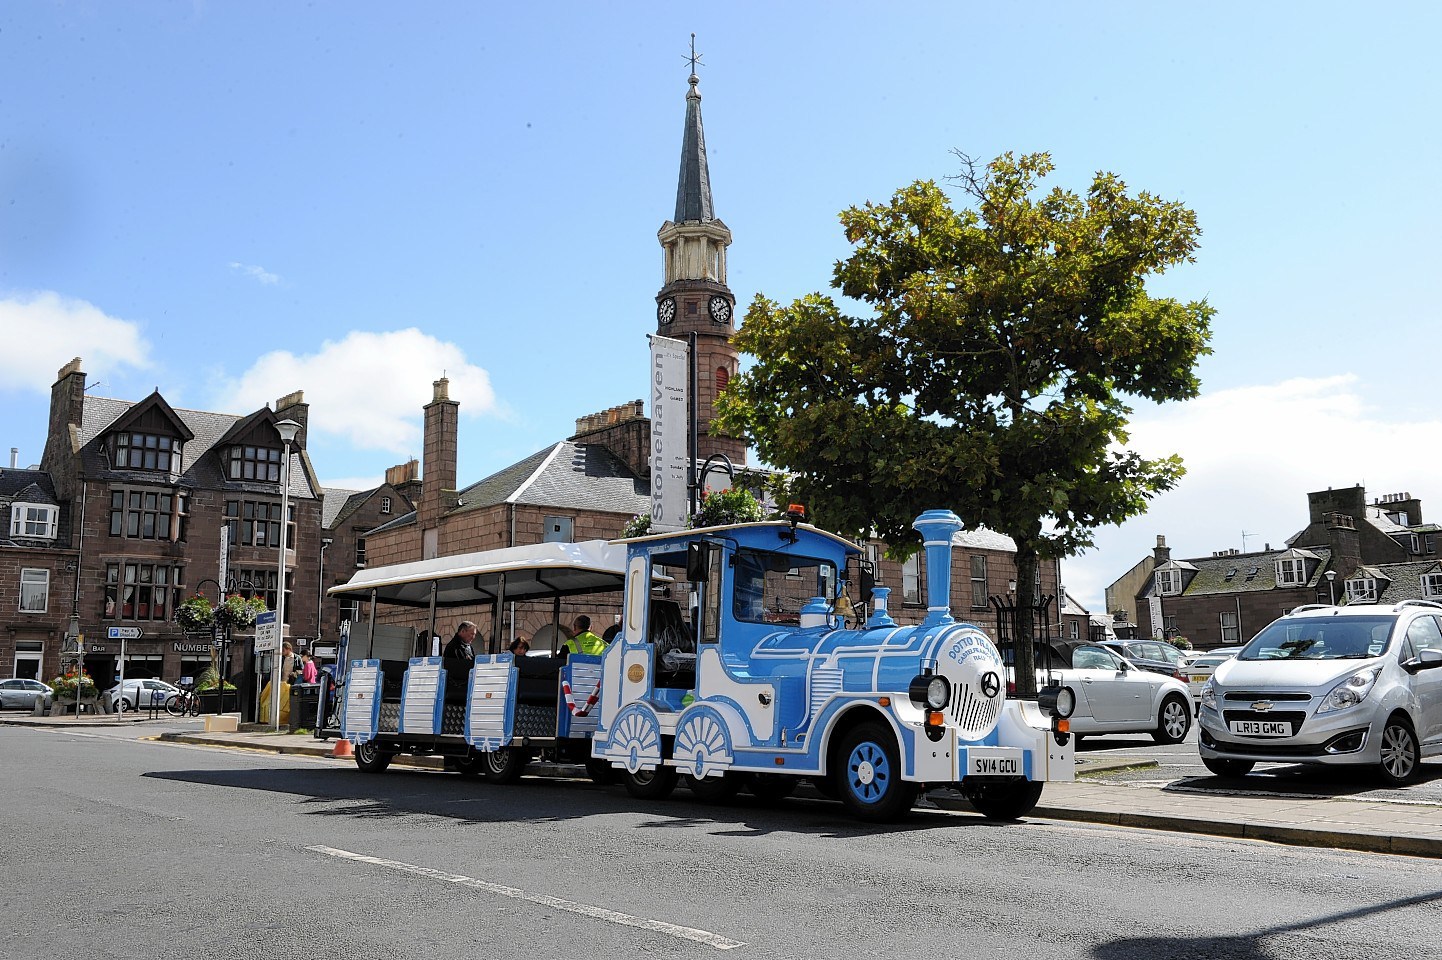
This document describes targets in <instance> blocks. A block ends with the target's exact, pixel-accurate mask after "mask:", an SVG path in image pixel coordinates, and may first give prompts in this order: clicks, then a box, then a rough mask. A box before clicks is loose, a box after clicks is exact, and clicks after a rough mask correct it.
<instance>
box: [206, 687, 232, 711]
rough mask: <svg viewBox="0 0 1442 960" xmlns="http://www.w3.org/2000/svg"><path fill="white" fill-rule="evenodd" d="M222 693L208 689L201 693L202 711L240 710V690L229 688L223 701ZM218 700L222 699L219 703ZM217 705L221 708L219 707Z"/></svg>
mask: <svg viewBox="0 0 1442 960" xmlns="http://www.w3.org/2000/svg"><path fill="white" fill-rule="evenodd" d="M221 696H222V695H221V694H219V693H216V692H214V691H207V692H205V693H202V694H201V695H200V712H201V713H237V712H239V710H240V691H239V690H227V691H225V694H224V698H225V699H224V700H223V701H221V700H220V698H221ZM217 701H220V702H219V703H217ZM217 706H218V707H219V709H217Z"/></svg>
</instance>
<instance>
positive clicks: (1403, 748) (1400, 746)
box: [1377, 714, 1422, 787]
mask: <svg viewBox="0 0 1442 960" xmlns="http://www.w3.org/2000/svg"><path fill="white" fill-rule="evenodd" d="M1381 747H1382V762H1381V763H1379V764H1377V777H1378V779H1380V780H1381V781H1382V782H1383V783H1384V784H1386V785H1387V786H1389V787H1401V786H1405V785H1407V784H1409V783H1411V782H1412V781H1413V780H1414V779H1416V777H1417V765H1418V764H1419V763H1421V762H1422V751H1421V749H1420V748H1419V747H1418V746H1417V735H1416V734H1415V733H1413V732H1412V724H1410V723H1408V722H1407V719H1406V718H1405V717H1403V716H1401V715H1400V714H1399V715H1397V716H1395V717H1392V718H1391V719H1389V720H1388V721H1387V726H1385V727H1383V728H1382V743H1381Z"/></svg>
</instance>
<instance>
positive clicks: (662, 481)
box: [651, 336, 688, 533]
mask: <svg viewBox="0 0 1442 960" xmlns="http://www.w3.org/2000/svg"><path fill="white" fill-rule="evenodd" d="M687 362H688V360H687V353H686V344H685V343H684V342H682V341H680V340H673V339H671V338H669V337H656V336H653V337H652V338H651V530H652V532H654V533H670V532H671V531H673V530H680V529H682V528H683V527H685V526H686V456H687V450H686V447H687V440H688V438H687V435H686V430H687V426H686V380H687Z"/></svg>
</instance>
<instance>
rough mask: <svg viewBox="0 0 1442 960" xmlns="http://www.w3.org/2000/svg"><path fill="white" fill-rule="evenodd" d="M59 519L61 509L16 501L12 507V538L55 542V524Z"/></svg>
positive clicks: (43, 504) (48, 505) (42, 504)
mask: <svg viewBox="0 0 1442 960" xmlns="http://www.w3.org/2000/svg"><path fill="white" fill-rule="evenodd" d="M59 518H60V508H59V507H55V506H51V505H50V504H45V503H21V502H19V501H16V502H15V503H12V504H11V505H10V536H12V537H33V538H36V539H40V540H54V539H55V524H56V521H57V520H58V519H59Z"/></svg>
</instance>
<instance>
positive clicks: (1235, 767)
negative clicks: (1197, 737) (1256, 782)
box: [1202, 757, 1256, 780]
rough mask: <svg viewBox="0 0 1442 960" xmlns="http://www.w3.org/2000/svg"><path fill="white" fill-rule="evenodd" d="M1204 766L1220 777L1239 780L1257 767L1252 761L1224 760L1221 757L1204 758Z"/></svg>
mask: <svg viewBox="0 0 1442 960" xmlns="http://www.w3.org/2000/svg"><path fill="white" fill-rule="evenodd" d="M1202 766H1204V767H1206V768H1207V769H1208V770H1210V771H1212V773H1215V774H1216V775H1217V776H1219V777H1226V778H1227V779H1228V780H1234V779H1235V780H1239V779H1241V778H1242V777H1245V776H1246V775H1247V774H1249V773H1251V772H1252V768H1253V767H1255V766H1256V764H1255V763H1254V762H1252V761H1251V760H1223V759H1222V758H1221V757H1203V758H1202Z"/></svg>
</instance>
